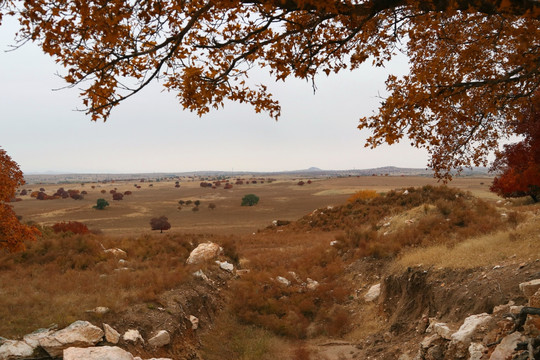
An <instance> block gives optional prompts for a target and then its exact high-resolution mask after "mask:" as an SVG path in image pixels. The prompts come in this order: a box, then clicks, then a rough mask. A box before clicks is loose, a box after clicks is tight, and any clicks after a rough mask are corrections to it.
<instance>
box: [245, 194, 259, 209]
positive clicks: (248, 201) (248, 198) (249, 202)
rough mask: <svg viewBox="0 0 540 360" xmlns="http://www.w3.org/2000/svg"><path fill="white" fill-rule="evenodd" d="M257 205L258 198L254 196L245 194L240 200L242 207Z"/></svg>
mask: <svg viewBox="0 0 540 360" xmlns="http://www.w3.org/2000/svg"><path fill="white" fill-rule="evenodd" d="M258 203H259V197H258V196H257V195H255V194H247V195H245V196H244V197H243V198H242V203H241V205H242V206H254V205H257V204H258Z"/></svg>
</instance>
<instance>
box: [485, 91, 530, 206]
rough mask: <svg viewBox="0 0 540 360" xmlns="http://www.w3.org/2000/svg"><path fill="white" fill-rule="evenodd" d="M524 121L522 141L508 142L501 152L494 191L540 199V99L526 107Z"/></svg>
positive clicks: (520, 130)
mask: <svg viewBox="0 0 540 360" xmlns="http://www.w3.org/2000/svg"><path fill="white" fill-rule="evenodd" d="M523 112H524V122H522V123H520V124H518V127H517V132H518V133H519V134H520V135H522V136H523V140H522V141H521V142H518V143H515V144H510V145H505V146H504V149H503V151H501V152H498V153H497V158H496V159H495V162H494V163H493V166H492V170H493V171H497V172H499V174H498V175H497V176H496V177H495V179H493V185H492V186H491V188H490V189H491V191H493V192H495V193H497V194H499V195H501V196H504V197H521V196H527V195H528V196H530V197H531V198H532V199H533V201H534V202H538V201H540V99H538V102H537V103H536V106H535V107H532V108H528V109H524V110H523Z"/></svg>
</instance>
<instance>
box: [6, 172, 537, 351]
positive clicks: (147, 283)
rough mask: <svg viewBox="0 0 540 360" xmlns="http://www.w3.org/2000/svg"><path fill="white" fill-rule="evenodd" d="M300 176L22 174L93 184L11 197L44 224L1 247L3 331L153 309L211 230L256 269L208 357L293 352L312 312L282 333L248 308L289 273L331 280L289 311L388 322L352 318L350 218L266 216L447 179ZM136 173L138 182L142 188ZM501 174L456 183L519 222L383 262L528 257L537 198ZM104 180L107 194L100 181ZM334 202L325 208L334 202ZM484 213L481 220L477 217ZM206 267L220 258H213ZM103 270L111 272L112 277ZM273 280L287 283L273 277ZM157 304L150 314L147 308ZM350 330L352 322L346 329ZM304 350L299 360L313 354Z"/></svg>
mask: <svg viewBox="0 0 540 360" xmlns="http://www.w3.org/2000/svg"><path fill="white" fill-rule="evenodd" d="M299 180H303V181H305V182H307V180H309V179H308V178H302V179H299V178H292V177H278V178H276V181H273V182H272V183H268V181H265V183H263V184H261V183H260V181H259V182H258V183H257V184H249V185H234V187H233V188H232V189H230V190H225V189H224V188H223V185H222V186H221V187H218V188H216V189H211V188H201V187H200V186H199V183H200V181H187V180H183V181H182V180H181V181H180V184H181V187H180V188H175V181H174V180H172V181H168V182H163V181H162V182H153V183H148V182H144V183H139V182H136V183H135V182H133V181H131V182H125V181H116V182H114V183H110V182H109V183H86V184H84V186H83V185H81V184H70V185H66V184H64V185H58V184H38V185H35V184H31V185H25V186H24V187H23V188H24V189H32V190H38V189H39V188H41V187H43V188H45V192H46V193H47V194H49V195H52V194H53V193H54V192H55V191H56V190H57V189H58V188H59V187H64V189H65V190H68V189H74V190H80V191H83V190H85V191H87V192H88V194H87V195H86V196H85V198H84V199H83V200H73V199H70V198H68V199H57V200H36V199H34V198H31V197H30V196H29V195H25V196H19V197H20V198H22V199H23V201H20V202H15V203H13V205H14V207H15V210H16V212H17V214H18V215H21V216H22V220H23V221H33V222H36V223H38V224H40V225H44V226H45V227H44V236H43V237H42V238H40V239H39V240H37V241H36V242H34V243H31V244H29V248H28V250H27V252H25V253H17V254H7V253H4V254H2V253H0V283H1V284H2V289H0V295H1V296H0V319H2V321H1V322H0V336H4V337H20V336H22V335H24V334H25V333H29V332H31V331H33V330H35V329H37V328H39V327H46V326H49V324H51V323H57V324H59V325H60V326H61V327H62V326H66V325H68V324H69V323H70V322H72V321H74V320H77V319H88V320H96V319H93V318H92V315H89V314H88V313H86V312H85V311H86V310H88V309H92V308H94V307H96V306H107V307H109V308H111V310H112V313H113V314H121V312H122V311H123V310H125V309H128V308H130V307H132V306H133V305H135V304H141V303H142V304H147V305H148V306H151V307H152V308H154V307H155V306H156V304H157V305H159V304H160V301H161V300H160V299H161V296H162V295H163V294H166V292H167V291H169V290H172V289H177V288H180V287H182V286H190V284H191V283H190V282H192V281H194V280H193V278H192V276H190V274H191V273H192V271H193V269H191V268H189V267H187V266H186V265H185V259H186V258H187V256H188V255H189V252H190V250H191V249H192V248H193V247H194V246H195V245H196V244H197V243H200V242H204V241H215V242H218V243H220V244H221V245H223V246H224V248H226V249H229V250H230V251H227V253H230V255H227V256H228V257H229V260H232V261H233V262H234V261H238V263H237V266H238V267H239V268H242V269H250V270H251V272H250V274H249V275H245V276H244V277H243V278H239V280H236V281H234V282H232V283H231V285H230V286H231V290H230V291H231V292H232V293H234V296H231V297H230V304H229V307H228V310H227V311H223V312H222V314H221V315H220V316H219V317H218V318H217V319H216V321H215V324H214V326H215V327H214V330H213V331H212V332H210V333H209V334H208V337H206V338H204V339H203V340H204V341H203V344H204V351H205V354H206V357H205V358H208V359H209V360H211V359H246V360H247V359H265V358H270V357H272V356H268V355H264V356H262V355H261V354H272V355H273V358H283V359H286V358H290V357H286V356H284V355H283V354H282V353H281V352H282V351H283V349H284V348H285V346H283V341H287V339H296V338H297V337H298V336H297V334H302V333H303V332H304V329H303V328H301V327H302V326H304V325H306V324H303V323H301V322H299V321H298V320H295V319H296V318H295V317H293V316H292V315H291V317H290V319H289V317H285V318H284V319H285V320H284V321H283V324H281V325H282V327H283V329H284V332H283V333H284V334H285V335H289V337H283V336H276V335H275V334H274V333H273V332H272V331H274V330H273V329H275V326H274V327H273V326H272V325H273V324H265V323H262V325H261V321H259V323H257V324H256V325H253V326H252V325H245V323H244V322H242V321H244V320H243V319H244V318H246V317H247V316H249V313H246V312H245V311H247V310H250V309H251V308H250V306H251V307H252V308H256V307H257V304H260V303H261V302H263V301H265V299H267V298H272V297H271V296H270V297H268V296H267V295H266V294H263V293H261V294H258V291H259V290H258V284H263V283H266V282H267V281H268V278H275V277H276V276H288V275H287V274H290V271H294V272H295V273H296V274H297V275H298V276H299V277H301V278H302V279H307V278H308V277H310V278H312V279H315V280H317V281H319V282H320V283H321V284H322V285H321V286H320V290H318V291H316V292H314V293H313V294H314V295H313V297H314V299H315V297H316V298H317V299H318V300H317V301H323V303H322V305H320V306H319V305H317V303H315V302H313V301H314V300H313V299H312V298H310V297H309V296H311V295H310V294H311V293H306V294H297V293H291V294H289V295H288V297H282V298H283V299H285V298H288V299H289V300H290V301H289V302H288V303H290V308H288V310H291V309H297V308H298V309H300V310H303V311H304V312H306V311H307V312H312V313H313V315H312V317H313V319H312V320H313V323H314V324H317V326H318V327H313V328H314V329H318V330H317V331H319V332H320V333H326V334H330V335H331V336H335V337H343V338H344V339H348V340H351V341H358V340H359V339H362V338H364V337H365V336H368V335H370V334H372V333H375V332H377V331H380V330H381V329H383V328H384V327H385V326H386V325H385V322H384V320H383V319H382V318H380V317H373V316H372V314H373V313H375V312H376V309H374V306H375V305H372V304H371V305H370V304H367V305H365V307H362V309H361V311H360V310H359V311H356V313H357V314H358V315H357V316H356V318H354V319H352V320H351V319H350V314H349V312H348V309H349V308H348V307H347V306H350V305H351V304H356V302H355V301H356V300H354V299H355V294H356V293H355V292H354V291H353V289H357V288H358V284H356V283H355V281H357V280H355V278H351V276H352V275H351V274H349V273H347V272H346V271H345V270H344V269H346V267H347V266H348V264H349V263H350V262H351V261H352V260H354V258H346V257H345V256H342V255H340V254H341V253H340V251H341V250H338V249H337V248H336V249H334V250H332V251H329V250H328V249H329V243H330V242H331V241H333V240H336V239H338V238H339V237H340V236H341V238H343V239H344V240H346V239H345V238H346V236H347V234H346V233H345V234H344V231H343V230H339V226H338V227H335V228H334V227H332V228H330V229H329V230H324V231H321V230H320V229H319V230H317V228H313V229H311V228H309V227H302V226H303V225H302V224H291V225H290V226H289V227H287V226H286V227H273V228H269V229H264V228H266V227H267V226H268V225H270V224H271V223H272V221H273V220H277V219H279V220H291V221H294V220H298V219H301V218H302V217H304V216H305V215H307V214H310V213H312V212H313V210H315V209H317V208H323V207H327V206H335V207H334V210H336V211H338V210H339V209H341V210H339V211H342V210H343V211H345V210H347V205H351V206H352V205H354V204H350V203H349V202H348V201H347V199H349V197H350V196H351V195H352V194H354V193H356V192H357V191H359V190H374V191H377V192H379V193H389V194H390V193H391V192H390V191H391V190H394V189H403V188H410V187H415V188H418V187H421V186H423V185H435V186H436V185H440V183H438V182H437V181H436V180H435V179H432V178H429V177H408V176H406V177H400V176H395V177H393V176H388V177H381V176H377V177H371V176H365V177H347V178H327V179H320V178H319V179H317V178H312V179H311V180H312V183H311V184H307V183H306V184H305V185H303V186H298V185H297V183H298V181H299ZM135 184H137V185H140V186H141V188H140V189H136V188H135V186H134V185H135ZM490 184H491V178H488V177H482V178H480V177H460V178H456V179H454V180H453V181H452V182H451V183H450V184H449V186H450V187H456V188H459V189H461V190H464V191H469V192H471V193H472V194H473V195H474V196H476V197H478V198H481V199H483V200H484V201H485V202H488V203H492V204H495V205H496V209H497V210H496V212H497V214H499V213H501V214H502V213H507V214H508V219H505V217H504V216H498V217H496V218H497V219H500V221H501V222H502V223H508V222H509V220H510V218H511V216H510V215H512V214H514V215H515V216H516V217H519V218H520V221H515V222H512V224H510V225H508V226H502V227H501V228H500V229H501V230H500V231H499V232H494V233H492V234H491V235H484V232H483V233H482V236H477V235H475V237H471V238H466V237H464V238H463V239H461V238H460V241H459V242H456V241H453V242H450V243H448V242H441V243H440V244H439V243H434V244H431V245H430V246H413V247H405V248H404V249H403V251H402V252H399V253H398V255H397V256H391V257H387V258H384V260H381V261H383V262H384V263H385V264H386V263H388V264H389V266H390V268H389V270H390V271H394V272H400V271H402V270H403V269H404V268H407V267H409V266H417V265H419V264H423V265H424V266H426V267H435V268H439V267H442V268H464V267H465V268H467V267H469V268H470V267H478V266H480V267H481V266H491V267H492V266H493V264H504V263H506V262H513V263H517V264H519V263H521V262H526V261H534V260H535V259H537V258H540V247H538V246H537V245H538V241H539V239H540V238H539V237H538V233H537V229H538V226H540V225H539V221H540V220H539V216H538V215H539V208H538V206H537V205H523V203H525V201H524V199H523V200H517V201H512V202H506V201H505V202H499V200H500V199H499V198H497V197H496V196H495V195H494V194H492V193H490V192H489V185H490ZM150 185H151V186H150ZM92 187H94V188H92ZM115 188H117V191H118V192H122V193H123V192H124V191H132V192H133V194H132V195H128V196H124V199H123V200H121V201H114V200H112V195H111V194H110V190H113V189H115ZM102 190H105V194H102V193H101V191H102ZM446 191H448V190H446ZM249 193H253V194H256V195H258V196H259V197H260V202H259V204H257V205H256V206H254V207H242V206H240V203H241V199H242V197H243V196H244V195H246V194H249ZM411 193H414V191H411ZM448 193H452V191H448ZM98 198H105V199H106V200H107V201H108V202H109V203H110V206H109V207H107V208H106V209H105V210H96V209H94V208H92V206H94V205H95V204H96V200H97V199H98ZM452 198H454V196H452ZM457 198H458V197H456V199H457ZM179 200H184V201H186V200H192V201H194V200H200V201H201V204H200V205H199V211H196V212H194V211H192V208H193V205H189V206H186V205H184V206H182V209H181V210H179V209H178V206H180V205H179V204H178V201H179ZM210 203H214V204H215V205H216V208H215V209H214V210H211V209H209V208H208V204H210ZM457 203H459V202H458V201H456V204H457ZM473 203H475V201H473ZM478 203H481V202H478ZM340 205H343V206H340ZM480 205H481V204H480ZM457 207H458V205H455V206H454V207H450V210H451V211H456V210H459V209H457ZM478 208H479V209H480V210H482V209H484V208H486V207H485V206H483V205H482V206H479V207H478ZM437 209H438V208H437V203H436V204H431V205H422V206H419V207H414V208H410V209H408V210H406V211H403V212H400V213H397V214H394V215H392V220H391V221H389V220H385V221H388V222H389V223H390V224H389V225H388V226H387V227H384V228H381V230H380V231H395V232H396V233H398V232H399V231H400V230H402V229H403V228H405V229H407V228H412V227H409V225H403V224H408V223H409V222H411V220H414V221H415V222H414V223H415V224H420V223H421V221H419V220H420V219H422V216H424V215H433V216H434V214H435V213H436V212H437ZM443 210H444V209H443ZM486 211H487V210H486ZM324 212H325V216H326V215H330V213H331V211H326V210H325V211H324ZM318 213H321V214H322V212H318ZM326 213H328V214H326ZM471 214H472V215H474V214H475V213H471ZM516 214H519V216H518V215H516ZM161 215H165V216H167V217H168V218H169V221H170V223H171V225H172V228H171V230H169V231H167V232H166V233H164V234H160V233H159V232H156V231H153V232H152V231H151V230H150V225H149V221H150V218H152V217H155V216H161ZM332 216H334V218H331V219H330V220H332V219H333V220H335V221H337V222H342V221H344V220H346V219H345V218H344V217H343V216H344V215H343V213H341V212H336V213H335V214H333V215H332ZM310 218H311V217H310ZM60 221H80V222H83V223H85V224H87V225H88V226H89V227H90V229H92V230H96V231H98V232H101V234H98V235H94V234H88V235H77V234H75V235H73V234H53V233H52V230H51V229H50V228H48V227H47V226H51V225H53V224H55V223H57V222H60ZM300 223H301V222H300ZM514 223H515V224H516V225H515V226H514V225H513V224H514ZM304 225H305V224H304ZM385 225H386V224H385ZM479 225H481V224H477V223H475V224H473V225H472V227H478V226H479ZM258 230H261V231H258ZM230 235H233V236H230ZM227 244H228V245H227ZM102 245H103V246H104V247H106V248H110V247H119V248H121V249H123V250H125V251H126V252H127V253H128V254H129V256H128V261H129V264H130V265H129V266H130V268H132V270H131V271H125V272H119V271H116V270H115V269H116V268H117V267H118V260H117V259H115V258H113V257H110V256H106V255H105V254H104V253H103V251H102V247H101V246H102ZM349 253H351V254H352V252H349ZM231 255H232V256H231ZM235 258H236V260H235ZM207 266H208V269H209V270H210V269H211V266H215V264H214V265H212V264H208V265H207ZM205 270H206V268H205ZM103 274H109V275H110V276H105V277H104V276H102V275H103ZM355 286H356V287H355ZM228 291H229V290H228ZM269 291H277V290H276V289H273V288H272V289H270V290H269ZM308 295H309V296H308ZM304 297H305V298H304ZM351 297H352V298H353V300H350V299H351ZM250 299H251V300H250ZM348 299H349V300H348ZM312 300H313V301H312ZM296 302H297V303H296ZM288 303H287V304H288ZM287 306H289V305H287ZM358 306H360V305H358ZM362 306H364V305H362ZM149 309H150V308H149ZM298 309H297V310H298ZM278 310H279V309H278ZM356 310H358V309H356ZM242 311H244V313H243V314H242ZM250 311H251V310H250ZM289 312H291V311H289ZM147 315H148V314H141V316H142V317H144V316H147ZM111 316H113V315H111ZM242 316H243V317H242ZM98 320H99V319H98ZM263 320H264V319H263ZM353 324H361V326H360V325H358V326H357V325H355V326H352V325H353ZM277 325H280V324H277ZM300 325H302V326H300ZM261 326H262V328H261ZM297 328H298V329H297ZM280 329H281V328H280ZM345 330H346V331H349V330H350V331H349V332H348V333H347V332H346V331H345ZM230 334H239V336H232V335H230ZM248 334H251V335H248ZM280 334H281V333H280ZM215 339H219V340H215ZM303 349H304V348H303V347H301V346H300V347H299V348H298V349H297V350H298V351H297V352H298V354H300V355H301V353H303V352H302V351H304V350H303ZM229 353H230V354H229ZM224 354H229V355H227V356H225V355H224ZM249 354H250V355H249ZM278 354H279V355H278ZM300 355H297V356H296V357H294V356H293V357H292V358H294V359H300V358H308V357H305V356H304V357H302V356H300Z"/></svg>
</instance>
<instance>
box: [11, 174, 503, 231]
mask: <svg viewBox="0 0 540 360" xmlns="http://www.w3.org/2000/svg"><path fill="white" fill-rule="evenodd" d="M299 180H300V179H298V178H295V179H293V178H286V177H281V178H277V180H276V181H273V182H272V183H268V181H266V182H265V183H263V184H261V183H260V181H258V183H257V184H249V185H234V186H233V188H232V189H229V190H225V189H224V188H223V185H222V186H220V187H217V188H216V189H212V188H201V187H200V186H199V183H200V181H193V180H191V181H185V180H184V181H180V185H181V187H180V188H175V182H174V181H168V182H153V183H147V182H145V183H138V182H133V181H132V182H114V183H106V184H103V183H86V184H84V185H81V184H69V185H68V184H65V185H64V184H62V185H58V184H52V185H27V186H25V187H24V188H25V189H31V190H33V191H35V190H38V189H39V188H41V187H43V188H44V189H45V193H47V194H48V195H52V194H54V193H55V192H56V190H57V189H58V188H59V187H64V189H65V190H69V189H73V190H80V191H87V192H88V194H87V195H85V196H84V199H83V200H73V199H70V198H67V199H57V200H37V199H35V198H31V197H30V195H29V194H30V193H29V194H28V195H25V196H19V197H20V198H21V199H23V201H20V202H16V203H14V206H15V211H16V212H17V214H18V215H20V216H22V218H23V221H33V222H36V223H38V224H41V225H45V226H52V225H53V224H55V223H57V222H60V221H79V222H83V223H85V224H86V225H87V226H88V227H89V228H90V229H91V230H97V231H102V232H103V233H104V234H106V235H113V236H114V235H119V236H126V235H141V234H144V233H148V232H151V230H150V225H149V221H150V219H151V218H152V217H157V216H162V215H165V216H166V217H168V219H169V222H170V223H171V230H170V231H171V232H182V233H212V234H235V235H239V234H250V233H253V232H255V231H257V230H258V229H261V228H264V227H266V226H268V225H269V224H271V222H272V221H273V220H296V219H298V218H300V217H302V216H304V215H306V214H307V213H309V212H311V211H313V210H314V209H316V208H319V207H324V206H330V205H336V204H341V203H343V202H344V201H345V200H346V199H347V198H348V197H349V196H350V195H351V194H353V193H354V192H356V191H358V190H362V189H371V190H375V191H377V192H386V191H389V190H392V189H396V188H406V187H417V186H423V185H437V184H438V183H437V181H436V180H435V179H432V178H429V177H397V176H396V177H393V176H389V177H381V176H378V177H372V176H362V177H346V178H329V179H312V183H311V184H305V185H303V186H298V185H297V182H298V181H299ZM302 180H304V181H307V180H308V179H302ZM233 182H234V181H233ZM490 183H491V179H490V178H476V177H462V178H456V179H455V180H453V181H452V183H450V184H449V185H450V186H454V187H458V188H460V189H462V190H465V191H471V192H472V193H473V195H475V196H478V197H481V198H487V199H497V198H496V196H495V195H494V194H492V193H490V192H489V189H488V188H489V184H490ZM135 184H137V185H140V186H141V188H140V189H137V188H135V186H134V185H135ZM92 187H94V188H92ZM113 189H117V192H122V193H124V192H125V191H132V192H133V194H132V195H128V196H124V198H123V200H120V201H113V200H112V195H111V194H110V193H109V192H110V190H113ZM102 190H105V194H102V193H101V191H102ZM250 193H253V194H256V195H257V196H259V198H260V201H259V204H258V205H256V206H254V207H243V206H240V203H241V199H242V197H243V196H244V195H246V194H250ZM98 198H104V199H106V200H107V201H108V202H109V204H110V206H109V207H107V208H106V209H105V210H102V211H98V210H96V209H93V208H92V206H94V205H95V204H96V200H97V199H98ZM179 200H192V201H195V200H200V201H201V205H200V206H199V211H197V212H194V211H192V208H193V205H190V206H182V209H181V210H179V209H178V206H179V204H178V201H179ZM210 203H214V204H215V205H216V208H215V209H213V210H211V209H209V208H208V204H210Z"/></svg>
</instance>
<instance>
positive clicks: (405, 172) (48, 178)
mask: <svg viewBox="0 0 540 360" xmlns="http://www.w3.org/2000/svg"><path fill="white" fill-rule="evenodd" d="M279 175H287V176H297V177H312V178H315V177H347V176H372V175H378V176H380V175H387V176H433V171H432V170H430V169H417V168H400V167H395V166H384V167H379V168H373V169H350V170H323V169H320V168H318V167H310V168H308V169H303V170H292V171H272V172H250V171H212V170H208V171H191V172H163V173H132V174H71V173H70V174H59V173H56V172H52V171H50V172H47V173H45V174H36V173H28V174H25V180H26V182H27V183H28V184H39V183H44V184H50V183H53V184H55V183H56V184H61V183H66V184H69V183H81V182H100V181H111V180H119V181H139V180H141V179H144V180H153V181H157V180H161V179H168V178H178V177H195V178H202V177H219V176H223V177H239V176H241V177H245V176H254V177H263V176H279ZM488 175H489V174H488V169H487V168H473V169H465V170H463V172H462V174H461V175H460V176H488Z"/></svg>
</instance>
